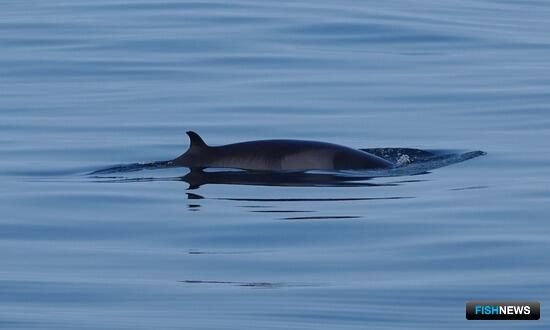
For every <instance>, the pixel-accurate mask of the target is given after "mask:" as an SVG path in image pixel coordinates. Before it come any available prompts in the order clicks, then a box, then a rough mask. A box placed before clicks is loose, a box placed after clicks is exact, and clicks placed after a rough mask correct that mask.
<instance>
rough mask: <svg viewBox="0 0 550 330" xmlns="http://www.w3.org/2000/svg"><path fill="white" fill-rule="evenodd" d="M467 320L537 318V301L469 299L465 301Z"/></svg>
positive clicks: (538, 312)
mask: <svg viewBox="0 0 550 330" xmlns="http://www.w3.org/2000/svg"><path fill="white" fill-rule="evenodd" d="M466 319H468V320H538V319H540V303H539V302H538V301H469V302H467V303H466Z"/></svg>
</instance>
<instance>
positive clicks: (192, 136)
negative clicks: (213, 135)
mask: <svg viewBox="0 0 550 330" xmlns="http://www.w3.org/2000/svg"><path fill="white" fill-rule="evenodd" d="M186 133H187V136H189V140H190V142H191V143H190V144H189V151H199V150H201V149H204V148H207V147H208V145H207V144H206V143H205V142H204V140H203V139H202V138H201V137H200V135H198V134H197V133H195V132H193V131H187V132H186Z"/></svg>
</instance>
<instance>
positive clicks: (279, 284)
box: [179, 280, 320, 289]
mask: <svg viewBox="0 0 550 330" xmlns="http://www.w3.org/2000/svg"><path fill="white" fill-rule="evenodd" d="M179 282H180V283H185V284H226V285H231V286H240V287H249V288H258V289H277V288H291V287H314V286H320V285H319V284H314V283H287V282H236V281H211V280H183V281H179Z"/></svg>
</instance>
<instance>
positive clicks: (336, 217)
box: [281, 215, 362, 220]
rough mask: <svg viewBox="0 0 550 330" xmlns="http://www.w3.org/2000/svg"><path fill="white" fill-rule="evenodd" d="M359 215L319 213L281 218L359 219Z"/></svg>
mask: <svg viewBox="0 0 550 330" xmlns="http://www.w3.org/2000/svg"><path fill="white" fill-rule="evenodd" d="M359 218H362V217H361V216H358V215H318V216H311V217H287V218H281V220H338V219H359Z"/></svg>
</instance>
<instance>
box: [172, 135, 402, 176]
mask: <svg viewBox="0 0 550 330" xmlns="http://www.w3.org/2000/svg"><path fill="white" fill-rule="evenodd" d="M187 135H188V136H189V139H190V141H191V143H190V146H189V149H188V150H187V151H186V152H185V153H184V154H182V155H181V156H179V157H177V158H176V159H173V160H171V161H169V163H170V164H171V165H174V166H184V167H190V168H207V167H216V168H237V169H244V170H254V171H306V170H364V169H369V170H371V169H390V168H393V167H395V165H394V164H393V163H391V162H389V161H387V160H385V159H383V158H380V157H378V156H375V155H373V154H370V153H368V152H365V151H361V150H356V149H352V148H348V147H345V146H341V145H337V144H332V143H326V142H317V141H302V140H258V141H248V142H240V143H233V144H227V145H223V146H216V147H211V146H208V145H207V144H206V143H205V142H204V141H203V139H202V138H201V137H200V136H199V135H198V134H197V133H195V132H192V131H188V132H187Z"/></svg>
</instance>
